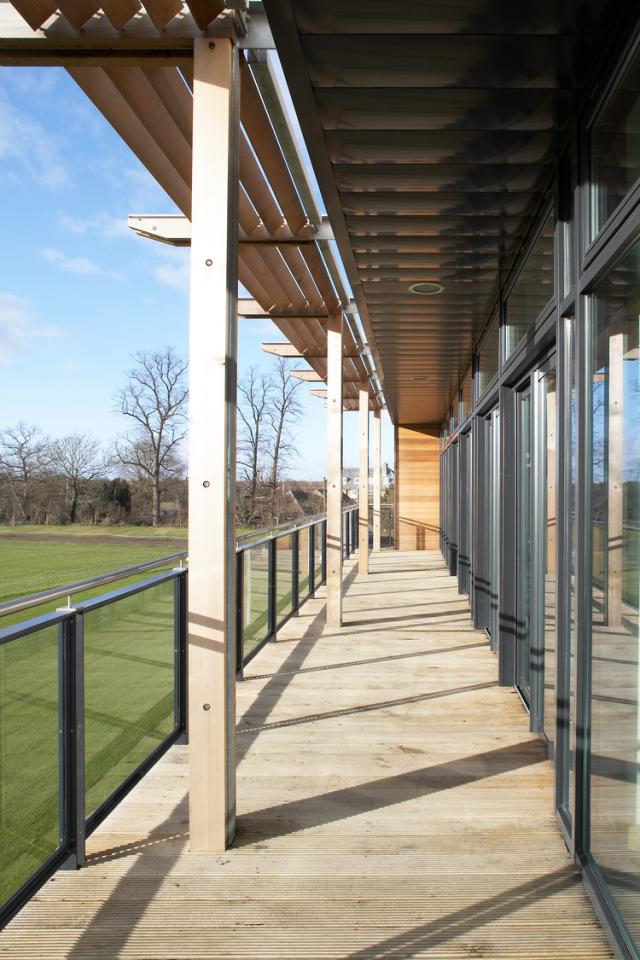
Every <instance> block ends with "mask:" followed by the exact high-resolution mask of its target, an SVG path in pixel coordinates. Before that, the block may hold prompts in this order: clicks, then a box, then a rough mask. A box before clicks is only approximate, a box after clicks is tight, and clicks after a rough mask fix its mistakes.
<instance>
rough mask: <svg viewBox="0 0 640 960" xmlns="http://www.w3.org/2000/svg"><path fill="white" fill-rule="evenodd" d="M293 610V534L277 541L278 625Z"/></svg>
mask: <svg viewBox="0 0 640 960" xmlns="http://www.w3.org/2000/svg"><path fill="white" fill-rule="evenodd" d="M292 610H293V534H292V533H288V534H286V535H285V536H282V537H278V538H277V539H276V624H278V623H280V622H281V621H282V620H284V618H285V617H288V616H289V614H290V613H291V611H292Z"/></svg>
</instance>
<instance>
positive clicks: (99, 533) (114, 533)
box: [0, 523, 187, 540]
mask: <svg viewBox="0 0 640 960" xmlns="http://www.w3.org/2000/svg"><path fill="white" fill-rule="evenodd" d="M3 534H10V535H11V536H16V537H19V536H25V537H27V536H43V537H110V538H113V539H114V540H118V539H122V537H145V538H147V539H150V540H157V539H159V538H160V539H165V540H168V539H171V540H186V539H187V529H186V527H134V526H131V525H126V526H119V525H118V526H115V525H114V526H110V527H96V526H93V525H91V524H82V523H74V524H73V526H71V525H66V524H65V525H62V526H55V527H54V526H43V525H38V524H25V525H21V526H17V527H12V526H9V525H8V524H4V523H0V536H2V535H3Z"/></svg>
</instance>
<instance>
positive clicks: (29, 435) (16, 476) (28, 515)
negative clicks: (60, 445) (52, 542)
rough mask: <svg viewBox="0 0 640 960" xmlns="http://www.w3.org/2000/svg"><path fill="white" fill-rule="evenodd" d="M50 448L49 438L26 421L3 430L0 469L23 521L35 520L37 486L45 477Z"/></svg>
mask: <svg viewBox="0 0 640 960" xmlns="http://www.w3.org/2000/svg"><path fill="white" fill-rule="evenodd" d="M48 450H49V440H48V439H47V437H45V436H44V435H43V433H42V431H41V430H40V428H39V427H36V426H34V425H33V424H27V423H25V422H24V421H23V420H21V421H20V422H19V423H18V424H16V426H14V427H7V428H6V430H3V431H2V432H1V433H0V470H2V472H3V473H4V474H5V477H6V482H7V483H8V485H9V488H10V490H11V495H12V499H13V502H14V504H15V507H16V508H17V511H18V516H19V518H20V519H21V520H22V521H23V522H24V523H31V521H32V517H33V501H34V489H35V485H36V483H37V482H38V481H39V480H40V479H41V478H42V477H43V476H44V473H45V469H46V466H47V459H48Z"/></svg>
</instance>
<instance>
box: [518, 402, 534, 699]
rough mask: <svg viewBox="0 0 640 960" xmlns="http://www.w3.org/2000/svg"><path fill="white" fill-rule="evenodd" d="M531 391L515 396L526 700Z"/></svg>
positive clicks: (521, 683)
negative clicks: (516, 398) (516, 403)
mask: <svg viewBox="0 0 640 960" xmlns="http://www.w3.org/2000/svg"><path fill="white" fill-rule="evenodd" d="M532 452H533V444H532V435H531V392H530V390H529V389H528V388H527V389H526V390H525V391H523V392H522V393H520V394H519V395H518V464H517V467H518V520H519V523H518V527H517V538H516V539H517V561H516V569H517V577H518V582H517V591H516V592H517V615H516V616H517V623H516V679H517V684H518V687H519V688H520V691H521V693H522V694H523V696H524V698H525V700H526V701H527V703H529V700H530V692H531V671H530V659H531V553H532V532H533V523H532V511H533V496H532V493H533V484H532V478H531V467H532Z"/></svg>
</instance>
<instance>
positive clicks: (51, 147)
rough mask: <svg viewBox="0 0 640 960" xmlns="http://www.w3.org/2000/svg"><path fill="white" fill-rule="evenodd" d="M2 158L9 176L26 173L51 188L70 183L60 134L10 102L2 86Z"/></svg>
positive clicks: (0, 108)
mask: <svg viewBox="0 0 640 960" xmlns="http://www.w3.org/2000/svg"><path fill="white" fill-rule="evenodd" d="M0 160H2V161H3V162H5V163H6V164H7V166H8V174H9V177H11V178H12V179H14V180H16V179H22V178H23V177H24V176H25V175H26V176H27V177H28V178H29V179H31V180H34V181H35V182H37V183H40V184H42V185H43V186H45V187H47V188H49V189H50V190H59V189H61V188H62V187H65V186H67V184H68V183H69V174H68V172H67V169H66V167H65V165H64V163H63V161H62V158H61V156H60V144H59V142H58V140H57V138H56V137H53V136H52V135H51V134H50V133H48V132H47V131H46V130H45V129H44V127H43V126H42V125H41V124H40V123H38V122H37V120H34V119H33V118H32V117H30V116H28V114H26V113H21V112H20V111H19V110H18V109H16V107H14V106H13V105H12V104H11V103H9V100H8V99H7V97H6V94H5V93H4V92H3V91H2V90H1V89H0ZM12 163H13V164H14V165H15V169H13V170H12V169H11V164H12Z"/></svg>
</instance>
